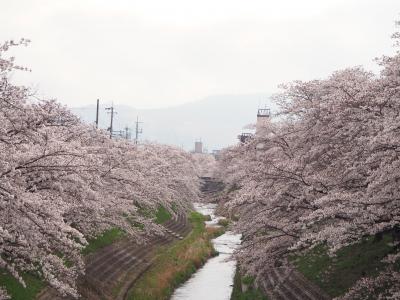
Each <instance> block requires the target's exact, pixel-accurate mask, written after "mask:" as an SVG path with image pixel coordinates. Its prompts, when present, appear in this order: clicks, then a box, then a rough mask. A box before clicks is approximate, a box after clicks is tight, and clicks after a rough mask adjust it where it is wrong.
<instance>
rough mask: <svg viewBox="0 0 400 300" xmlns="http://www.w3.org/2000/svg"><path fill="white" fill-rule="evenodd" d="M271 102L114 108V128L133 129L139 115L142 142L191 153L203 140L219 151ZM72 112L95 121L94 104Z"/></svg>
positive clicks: (217, 99)
mask: <svg viewBox="0 0 400 300" xmlns="http://www.w3.org/2000/svg"><path fill="white" fill-rule="evenodd" d="M268 99H269V96H268V95H266V94H251V95H220V96H210V97H207V98H205V99H202V100H199V101H196V102H190V103H187V104H183V105H179V106H174V107H168V108H160V109H135V108H134V107H130V106H126V105H115V109H116V111H117V115H116V116H115V119H114V129H115V130H122V129H123V128H124V127H126V126H128V127H130V128H132V129H134V126H135V125H134V124H135V121H136V117H137V116H139V119H140V121H143V123H142V127H143V134H142V135H141V139H142V140H150V141H157V142H159V143H164V144H172V145H177V146H182V147H184V148H185V149H187V150H191V149H192V148H193V144H194V141H195V140H196V139H200V138H201V139H202V141H203V142H204V145H205V147H206V148H208V149H209V150H213V149H220V148H223V147H226V146H229V145H232V144H234V143H236V141H237V135H238V134H239V133H240V132H241V131H242V128H243V126H244V125H247V124H248V123H254V122H255V119H256V114H257V108H258V107H259V105H262V106H264V105H265V104H266V103H267V102H268V103H270V101H269V100H268ZM93 102H95V101H93ZM108 105H109V104H108ZM108 105H107V104H105V103H100V120H99V126H100V127H101V128H107V127H108V126H109V122H110V121H109V120H110V116H109V115H108V114H107V113H106V111H105V109H104V108H105V107H106V106H108ZM268 106H271V104H268ZM72 111H73V112H74V113H75V114H77V115H78V116H79V117H81V119H82V120H83V121H85V122H88V123H92V122H94V120H95V105H90V106H84V107H78V108H72Z"/></svg>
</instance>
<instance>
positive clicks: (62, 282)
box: [0, 40, 199, 298]
mask: <svg viewBox="0 0 400 300" xmlns="http://www.w3.org/2000/svg"><path fill="white" fill-rule="evenodd" d="M27 42H28V41H26V40H21V42H19V43H14V42H6V43H4V44H3V45H2V46H0V124H1V126H0V268H3V269H7V270H8V271H9V272H10V274H12V275H13V276H14V277H15V278H17V279H18V280H19V281H20V282H21V283H22V284H23V285H25V283H24V280H23V278H22V277H21V273H22V272H25V271H29V272H32V273H35V274H37V275H38V276H39V277H41V278H43V279H44V280H46V281H47V282H48V283H49V284H50V285H51V286H53V287H54V288H56V289H57V290H58V291H59V292H60V293H61V294H64V295H66V294H68V295H71V296H74V297H78V292H77V287H76V279H77V277H78V276H79V275H80V274H83V273H84V270H85V266H84V262H83V258H82V255H81V250H82V249H83V248H84V247H85V245H86V244H87V239H88V238H90V237H93V236H95V235H96V234H98V233H100V232H102V231H103V230H106V229H109V228H112V227H119V228H121V229H122V230H124V231H125V232H126V233H127V234H128V235H129V236H130V237H131V238H134V239H136V240H137V241H138V242H140V241H144V240H145V239H146V236H148V235H149V234H151V235H152V234H163V228H162V227H161V226H159V225H157V224H155V223H154V222H153V218H152V217H151V216H147V215H146V214H143V213H142V212H141V210H142V209H143V208H146V209H153V210H156V209H157V208H158V206H160V205H162V206H164V207H165V208H167V209H168V210H170V211H171V212H172V213H184V212H186V211H187V210H188V209H189V208H190V207H191V201H193V200H196V199H197V197H198V188H199V179H198V166H197V165H196V162H195V161H194V159H193V158H192V157H191V156H190V154H188V153H185V152H184V151H182V150H179V149H177V148H173V147H167V146H162V145H155V144H147V145H142V146H135V145H133V144H131V143H129V142H127V141H124V140H110V139H109V138H108V135H107V134H106V132H103V131H101V130H96V129H95V128H93V127H92V126H89V125H85V124H83V123H82V122H80V120H79V119H78V118H77V117H76V116H74V115H73V114H72V113H71V112H70V111H68V109H66V108H65V107H63V106H61V105H60V104H58V103H57V102H56V101H54V100H35V99H34V98H33V97H32V96H33V95H32V93H31V91H30V90H29V89H27V88H25V87H20V86H15V85H13V84H12V83H11V82H10V80H9V74H10V72H13V71H15V70H24V68H21V67H18V66H16V65H15V64H14V59H13V58H6V57H5V54H6V52H7V51H8V49H9V48H10V47H12V46H16V45H20V44H26V43H27ZM132 222H134V223H140V224H142V225H143V226H132ZM5 297H6V294H5V293H4V290H0V298H5Z"/></svg>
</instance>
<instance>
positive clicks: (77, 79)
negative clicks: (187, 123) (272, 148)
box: [0, 0, 400, 108]
mask: <svg viewBox="0 0 400 300" xmlns="http://www.w3.org/2000/svg"><path fill="white" fill-rule="evenodd" d="M0 2H1V6H0V7H1V9H0V40H1V41H3V40H6V39H19V38H20V37H26V38H29V39H31V40H32V43H31V44H30V46H29V47H28V48H25V47H23V48H21V49H18V50H16V51H13V54H15V55H16V56H17V62H18V63H20V64H23V65H25V66H28V67H29V68H31V69H32V72H31V73H27V74H23V75H21V74H15V75H14V80H16V81H17V82H19V83H20V82H23V83H25V84H28V85H30V86H33V87H35V88H36V89H37V90H38V91H39V93H40V95H44V96H46V97H54V98H57V99H58V100H59V101H61V102H62V103H65V104H68V105H70V106H80V105H84V104H91V103H92V104H93V103H95V99H96V98H100V99H102V100H103V101H112V100H113V101H114V103H117V104H129V105H132V106H134V107H138V108H153V107H165V106H171V105H177V104H180V103H185V102H189V101H194V100H197V99H201V98H202V97H205V96H208V95H215V94H247V93H273V92H276V91H277V85H278V84H279V83H282V82H287V81H290V80H294V79H302V80H307V79H314V78H321V77H324V76H327V75H328V74H329V73H331V72H332V71H334V70H337V69H341V68H344V67H347V66H354V65H364V66H365V67H366V68H367V69H373V66H374V62H373V58H374V57H376V56H380V55H382V54H390V53H393V48H392V44H393V41H392V40H391V39H390V36H391V34H392V33H393V32H394V31H395V29H396V28H395V25H394V21H395V20H396V19H400V18H399V16H400V15H399V13H400V1H399V0H279V1H278V0H260V1H258V0H240V1H239V0H201V1H199V0H196V1H194V0H168V1H167V0H142V1H134V0H113V1H110V0H104V1H103V0H91V1H90V0H63V1H61V0H44V1H40V0H35V1H32V0H26V1H20V0H12V1H10V0H0ZM375 70H376V69H375Z"/></svg>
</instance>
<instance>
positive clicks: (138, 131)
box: [135, 117, 143, 145]
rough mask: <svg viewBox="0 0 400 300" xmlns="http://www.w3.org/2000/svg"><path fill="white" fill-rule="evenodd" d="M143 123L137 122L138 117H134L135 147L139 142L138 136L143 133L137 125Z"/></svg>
mask: <svg viewBox="0 0 400 300" xmlns="http://www.w3.org/2000/svg"><path fill="white" fill-rule="evenodd" d="M140 123H143V122H139V117H136V130H135V144H136V145H137V144H138V142H139V134H141V133H143V128H140V127H139V124H140Z"/></svg>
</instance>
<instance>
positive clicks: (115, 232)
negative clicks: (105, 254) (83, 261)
mask: <svg viewBox="0 0 400 300" xmlns="http://www.w3.org/2000/svg"><path fill="white" fill-rule="evenodd" d="M123 236H124V232H123V231H122V230H121V229H119V228H111V229H109V230H106V231H104V232H103V233H102V234H100V235H99V236H97V237H95V238H93V239H89V241H88V242H89V244H88V245H87V246H86V247H85V248H84V249H83V250H82V254H83V255H88V254H90V253H93V252H96V251H97V250H99V249H101V248H103V247H105V246H108V245H111V244H112V243H114V242H115V241H117V240H119V239H120V238H122V237H123Z"/></svg>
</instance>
